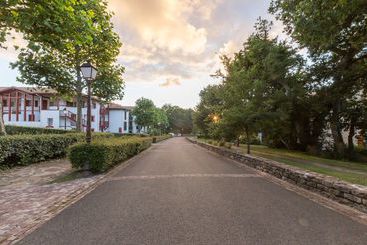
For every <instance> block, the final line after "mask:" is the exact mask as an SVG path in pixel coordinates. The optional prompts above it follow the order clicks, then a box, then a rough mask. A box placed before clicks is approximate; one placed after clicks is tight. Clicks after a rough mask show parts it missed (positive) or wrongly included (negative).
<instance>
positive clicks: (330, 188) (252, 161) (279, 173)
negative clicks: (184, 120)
mask: <svg viewBox="0 0 367 245" xmlns="http://www.w3.org/2000/svg"><path fill="white" fill-rule="evenodd" d="M187 139H188V140H189V141H190V142H192V143H194V144H197V145H199V146H201V147H204V148H206V149H208V150H210V151H213V152H216V153H218V154H220V155H222V156H225V157H228V158H231V159H233V160H235V161H237V162H240V163H243V164H245V165H247V166H250V167H252V168H255V169H258V170H260V171H262V172H266V173H268V174H271V175H273V176H275V177H277V178H279V179H282V180H285V181H287V182H290V183H292V184H295V185H297V186H300V187H302V188H305V189H307V190H310V191H313V192H317V193H319V194H321V195H323V196H326V197H328V198H331V199H333V200H335V201H337V202H339V203H342V204H345V205H348V206H351V207H354V208H357V209H358V210H360V211H362V212H365V213H367V187H365V186H360V185H354V184H350V183H347V182H344V181H340V180H338V179H336V178H334V177H330V176H326V175H322V174H318V173H314V172H310V171H307V170H302V169H300V168H296V167H292V166H288V165H285V164H282V163H279V162H275V161H272V160H268V159H264V158H261V157H255V156H251V155H244V154H240V153H237V152H234V151H231V150H228V149H225V148H222V147H217V146H213V145H209V144H206V143H202V142H198V141H196V140H194V139H192V138H187Z"/></svg>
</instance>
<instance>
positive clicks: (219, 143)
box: [218, 140, 226, 147]
mask: <svg viewBox="0 0 367 245" xmlns="http://www.w3.org/2000/svg"><path fill="white" fill-rule="evenodd" d="M218 145H219V146H222V147H223V146H225V145H226V142H225V141H224V140H220V141H219V142H218Z"/></svg>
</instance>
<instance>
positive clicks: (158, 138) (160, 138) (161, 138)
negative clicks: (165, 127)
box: [153, 134, 172, 143]
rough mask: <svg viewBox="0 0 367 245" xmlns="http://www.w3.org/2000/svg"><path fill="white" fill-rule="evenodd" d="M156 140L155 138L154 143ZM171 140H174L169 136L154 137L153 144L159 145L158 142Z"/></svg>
mask: <svg viewBox="0 0 367 245" xmlns="http://www.w3.org/2000/svg"><path fill="white" fill-rule="evenodd" d="M154 138H155V142H154ZM169 138H172V136H171V135H169V134H167V135H161V136H154V137H153V143H158V142H161V141H163V140H166V139H169Z"/></svg>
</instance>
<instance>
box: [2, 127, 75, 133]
mask: <svg viewBox="0 0 367 245" xmlns="http://www.w3.org/2000/svg"><path fill="white" fill-rule="evenodd" d="M5 131H6V133H7V134H8V135H18V134H68V133H73V132H76V131H71V130H63V129H53V128H35V127H22V126H13V125H5Z"/></svg>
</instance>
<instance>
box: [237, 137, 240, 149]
mask: <svg viewBox="0 0 367 245" xmlns="http://www.w3.org/2000/svg"><path fill="white" fill-rule="evenodd" d="M236 146H237V147H240V137H237V141H236Z"/></svg>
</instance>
